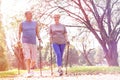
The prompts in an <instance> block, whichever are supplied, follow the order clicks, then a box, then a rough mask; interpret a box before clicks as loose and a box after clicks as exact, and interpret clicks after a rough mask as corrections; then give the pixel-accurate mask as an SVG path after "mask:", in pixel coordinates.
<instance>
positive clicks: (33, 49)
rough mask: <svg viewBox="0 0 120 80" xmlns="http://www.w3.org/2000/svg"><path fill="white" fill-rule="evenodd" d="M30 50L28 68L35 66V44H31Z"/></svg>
mask: <svg viewBox="0 0 120 80" xmlns="http://www.w3.org/2000/svg"><path fill="white" fill-rule="evenodd" d="M30 50H31V64H30V68H31V69H34V68H35V67H36V59H37V46H36V45H33V44H31V46H30Z"/></svg>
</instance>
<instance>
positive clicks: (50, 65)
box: [50, 42, 53, 75]
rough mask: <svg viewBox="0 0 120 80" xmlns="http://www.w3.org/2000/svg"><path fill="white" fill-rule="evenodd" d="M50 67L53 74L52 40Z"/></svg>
mask: <svg viewBox="0 0 120 80" xmlns="http://www.w3.org/2000/svg"><path fill="white" fill-rule="evenodd" d="M50 68H51V75H53V67H52V47H51V42H50Z"/></svg>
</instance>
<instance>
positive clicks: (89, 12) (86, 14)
mask: <svg viewBox="0 0 120 80" xmlns="http://www.w3.org/2000/svg"><path fill="white" fill-rule="evenodd" d="M45 1H47V2H46V4H47V5H46V6H47V7H46V9H47V11H46V12H45V13H49V15H50V14H51V13H53V12H54V11H55V10H57V11H59V12H63V13H67V14H68V16H69V17H72V18H74V19H75V20H76V21H78V22H79V23H80V24H84V26H85V27H86V28H87V29H88V30H89V31H90V32H91V33H93V35H94V36H95V38H96V39H97V40H98V42H99V44H100V45H101V46H102V49H103V51H104V54H105V58H106V60H107V62H108V64H109V66H119V64H118V52H117V44H118V41H119V39H120V34H119V33H120V26H119V24H120V16H119V13H120V7H119V6H120V5H119V4H120V1H119V0H63V1H59V0H45ZM48 6H49V7H48Z"/></svg>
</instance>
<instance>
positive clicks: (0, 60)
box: [0, 0, 8, 71]
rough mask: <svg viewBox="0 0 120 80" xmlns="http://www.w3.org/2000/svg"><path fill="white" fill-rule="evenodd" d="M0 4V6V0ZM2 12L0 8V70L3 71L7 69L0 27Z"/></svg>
mask: <svg viewBox="0 0 120 80" xmlns="http://www.w3.org/2000/svg"><path fill="white" fill-rule="evenodd" d="M0 6H1V0H0ZM1 18H2V14H1V10H0V71H5V70H7V69H8V63H7V59H6V55H5V50H6V47H5V36H4V31H3V28H2V20H1Z"/></svg>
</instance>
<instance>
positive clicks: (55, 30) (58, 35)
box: [49, 14, 69, 76]
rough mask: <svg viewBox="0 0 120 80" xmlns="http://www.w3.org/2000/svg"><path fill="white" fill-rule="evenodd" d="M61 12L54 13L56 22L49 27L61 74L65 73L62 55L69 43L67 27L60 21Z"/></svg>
mask: <svg viewBox="0 0 120 80" xmlns="http://www.w3.org/2000/svg"><path fill="white" fill-rule="evenodd" d="M60 17H61V16H60V14H55V15H54V22H55V23H54V24H51V25H50V27H49V34H50V42H51V44H52V47H53V50H54V53H55V54H56V60H57V61H56V62H57V66H58V73H59V75H60V76H61V75H63V70H62V57H63V53H64V49H65V45H66V44H69V41H68V37H67V31H66V27H65V26H64V25H63V24H61V23H60V21H59V20H60Z"/></svg>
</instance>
